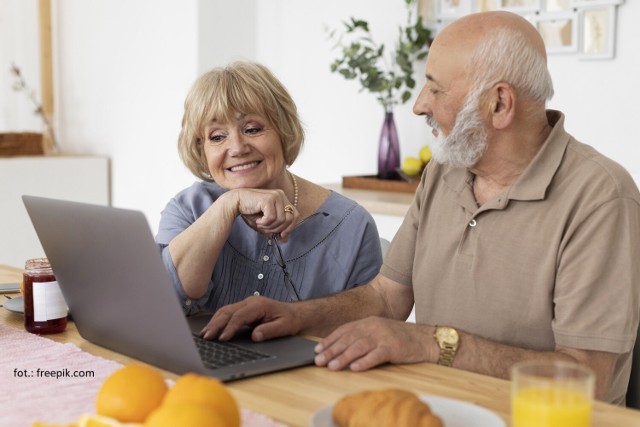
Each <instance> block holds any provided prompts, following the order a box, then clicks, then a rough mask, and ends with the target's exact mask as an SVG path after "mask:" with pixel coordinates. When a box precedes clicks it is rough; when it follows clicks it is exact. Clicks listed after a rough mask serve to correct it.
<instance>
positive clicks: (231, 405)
mask: <svg viewBox="0 0 640 427" xmlns="http://www.w3.org/2000/svg"><path fill="white" fill-rule="evenodd" d="M177 426H189V427H240V411H239V409H238V404H237V402H236V400H235V399H234V398H233V396H232V395H231V393H230V392H229V391H228V390H227V388H226V387H225V386H224V385H223V384H222V382H220V381H218V380H216V379H214V378H211V377H206V376H202V375H197V374H185V375H183V376H181V377H179V378H178V379H177V380H176V382H175V384H174V385H173V386H172V387H171V388H169V387H168V386H167V384H166V382H165V380H164V378H163V376H162V374H161V373H160V372H159V371H157V370H156V369H154V368H151V367H149V366H146V365H142V364H135V363H134V364H130V365H127V366H125V367H123V368H121V369H119V370H117V371H116V372H114V373H113V374H112V375H111V376H109V377H108V378H107V379H106V380H105V381H104V383H102V386H101V388H100V391H99V392H98V396H97V398H96V414H85V415H82V416H81V417H80V419H78V421H77V422H76V423H75V424H72V425H71V426H69V427H177ZM33 427H57V425H54V424H43V423H35V424H34V425H33ZM61 427H62V426H61Z"/></svg>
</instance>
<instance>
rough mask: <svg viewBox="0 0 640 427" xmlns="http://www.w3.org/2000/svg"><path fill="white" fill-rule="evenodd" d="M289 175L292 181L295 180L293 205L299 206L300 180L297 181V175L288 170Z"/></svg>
mask: <svg viewBox="0 0 640 427" xmlns="http://www.w3.org/2000/svg"><path fill="white" fill-rule="evenodd" d="M287 173H288V174H289V176H290V177H291V181H292V182H293V206H294V207H296V208H297V207H298V181H296V176H295V175H294V174H292V173H291V172H289V171H287Z"/></svg>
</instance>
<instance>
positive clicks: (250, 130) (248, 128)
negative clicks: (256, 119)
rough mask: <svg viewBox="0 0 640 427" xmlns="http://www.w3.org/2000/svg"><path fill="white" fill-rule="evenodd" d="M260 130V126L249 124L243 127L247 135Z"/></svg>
mask: <svg viewBox="0 0 640 427" xmlns="http://www.w3.org/2000/svg"><path fill="white" fill-rule="evenodd" d="M260 131H262V128H261V127H257V126H250V127H247V128H245V130H244V133H246V134H247V135H255V134H257V133H260Z"/></svg>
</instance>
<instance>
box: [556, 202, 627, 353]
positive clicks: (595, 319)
mask: <svg viewBox="0 0 640 427" xmlns="http://www.w3.org/2000/svg"><path fill="white" fill-rule="evenodd" d="M639 228H640V208H639V206H638V201H637V200H634V199H633V198H627V197H617V198H614V199H612V200H609V201H605V202H603V203H602V204H601V205H600V206H598V207H597V208H596V209H595V210H593V212H591V213H589V214H588V215H587V216H586V217H585V218H584V219H583V220H582V221H580V222H578V223H576V224H575V225H571V226H570V229H568V230H567V239H566V240H565V246H564V248H562V250H561V252H560V254H559V259H558V269H557V276H556V284H555V289H554V295H553V304H554V306H555V310H554V313H555V316H554V319H553V322H552V328H553V332H554V336H555V340H556V344H557V345H560V346H565V347H573V348H582V349H589V350H598V351H608V352H613V353H625V352H629V351H631V350H632V348H633V344H634V341H635V338H636V328H637V326H638V319H639V313H638V310H639V306H640V303H639V301H640V298H639V288H640V244H639V243H640V230H639Z"/></svg>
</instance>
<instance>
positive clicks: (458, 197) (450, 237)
mask: <svg viewBox="0 0 640 427" xmlns="http://www.w3.org/2000/svg"><path fill="white" fill-rule="evenodd" d="M547 116H548V118H549V123H550V125H552V126H553V130H552V132H551V134H550V135H549V138H548V139H547V141H546V142H545V144H544V145H543V147H542V148H541V149H540V151H539V153H538V154H537V155H536V157H535V158H534V160H533V161H532V162H531V164H530V165H529V166H528V167H527V169H526V170H525V172H524V173H523V174H522V175H521V176H520V178H519V179H518V180H517V181H516V182H515V183H514V184H513V185H512V186H511V187H510V188H509V189H507V190H506V191H505V192H504V193H503V194H501V195H499V196H498V197H497V198H495V199H494V200H491V201H489V202H487V203H485V204H484V205H483V206H482V207H480V208H478V206H477V205H476V202H475V199H474V197H473V193H472V190H471V180H472V175H471V173H469V172H468V171H467V170H466V169H459V168H458V169H457V168H452V167H449V166H443V165H441V164H438V163H436V162H430V163H429V165H428V166H427V168H426V169H425V172H424V174H423V176H422V180H421V183H420V186H419V188H418V190H417V192H416V197H415V199H414V201H413V204H412V206H411V208H410V209H409V212H408V213H407V216H406V217H405V219H404V222H403V224H402V226H401V227H400V230H399V231H398V233H397V234H396V236H395V238H394V239H393V241H392V243H391V245H390V247H389V251H388V254H387V256H386V257H385V260H384V264H383V266H382V268H381V271H380V272H381V273H382V274H383V275H384V276H386V277H388V278H390V279H392V280H394V281H396V282H399V283H401V284H404V285H407V286H413V292H414V297H415V303H416V320H417V322H418V323H424V324H429V325H438V324H441V325H451V326H453V327H456V328H459V329H460V330H462V331H466V332H468V333H471V334H474V335H477V336H480V337H484V338H487V339H489V340H493V341H496V342H499V343H503V344H507V345H511V346H515V347H522V348H527V349H535V350H545V351H553V350H554V348H555V346H556V345H560V346H566V347H573V348H580V349H588V350H600V351H607V352H613V353H618V354H620V355H621V356H620V357H619V358H618V364H617V366H616V373H615V378H614V385H613V389H612V392H611V394H610V395H609V396H608V398H607V400H609V401H611V402H616V403H620V402H624V395H625V393H626V388H627V383H628V380H629V372H630V369H631V350H632V348H633V344H634V341H635V338H636V328H637V325H638V321H639V310H640V297H639V287H640V194H639V193H638V189H637V187H636V185H635V183H634V182H633V180H632V178H631V177H630V175H629V174H628V173H627V172H626V171H625V170H624V169H623V168H622V167H621V166H619V165H618V164H616V163H615V162H613V161H612V160H610V159H608V158H606V157H604V156H603V155H601V154H599V153H598V152H597V151H596V150H594V149H593V148H592V147H590V146H587V145H584V144H582V143H580V142H578V141H576V140H575V139H574V138H573V137H571V136H570V135H569V134H567V133H566V132H565V130H564V126H563V124H564V116H563V115H562V113H560V112H557V111H548V113H547Z"/></svg>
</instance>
